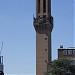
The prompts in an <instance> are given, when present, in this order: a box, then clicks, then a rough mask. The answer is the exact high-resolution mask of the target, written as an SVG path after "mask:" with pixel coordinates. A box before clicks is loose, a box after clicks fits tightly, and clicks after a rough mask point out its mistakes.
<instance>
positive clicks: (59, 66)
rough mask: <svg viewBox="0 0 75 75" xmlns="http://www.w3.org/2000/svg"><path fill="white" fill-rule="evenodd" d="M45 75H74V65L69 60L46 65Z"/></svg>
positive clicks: (60, 60)
mask: <svg viewBox="0 0 75 75" xmlns="http://www.w3.org/2000/svg"><path fill="white" fill-rule="evenodd" d="M45 75H75V65H73V64H71V60H70V59H63V58H62V59H58V60H54V61H52V62H49V63H48V71H47V73H45Z"/></svg>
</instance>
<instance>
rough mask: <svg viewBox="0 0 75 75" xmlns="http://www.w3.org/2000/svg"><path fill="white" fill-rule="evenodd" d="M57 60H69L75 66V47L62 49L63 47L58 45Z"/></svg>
mask: <svg viewBox="0 0 75 75" xmlns="http://www.w3.org/2000/svg"><path fill="white" fill-rule="evenodd" d="M58 58H69V59H71V61H72V63H73V64H75V47H68V48H63V45H60V48H59V49H58Z"/></svg>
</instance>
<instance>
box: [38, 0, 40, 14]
mask: <svg viewBox="0 0 75 75" xmlns="http://www.w3.org/2000/svg"><path fill="white" fill-rule="evenodd" d="M38 13H40V0H38Z"/></svg>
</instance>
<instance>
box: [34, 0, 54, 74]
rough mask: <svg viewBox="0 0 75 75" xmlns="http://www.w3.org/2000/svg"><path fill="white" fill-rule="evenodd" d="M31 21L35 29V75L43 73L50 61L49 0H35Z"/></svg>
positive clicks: (51, 26)
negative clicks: (34, 9)
mask: <svg viewBox="0 0 75 75" xmlns="http://www.w3.org/2000/svg"><path fill="white" fill-rule="evenodd" d="M33 23H34V28H35V30H36V75H44V73H45V72H47V64H48V63H49V62H50V61H51V32H52V29H53V17H52V16H51V0H36V17H34V22H33Z"/></svg>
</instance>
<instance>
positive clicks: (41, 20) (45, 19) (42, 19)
mask: <svg viewBox="0 0 75 75" xmlns="http://www.w3.org/2000/svg"><path fill="white" fill-rule="evenodd" d="M34 23H39V24H40V23H51V24H52V25H53V17H52V16H51V17H38V18H35V17H34Z"/></svg>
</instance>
